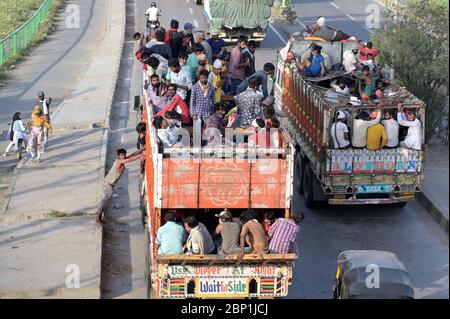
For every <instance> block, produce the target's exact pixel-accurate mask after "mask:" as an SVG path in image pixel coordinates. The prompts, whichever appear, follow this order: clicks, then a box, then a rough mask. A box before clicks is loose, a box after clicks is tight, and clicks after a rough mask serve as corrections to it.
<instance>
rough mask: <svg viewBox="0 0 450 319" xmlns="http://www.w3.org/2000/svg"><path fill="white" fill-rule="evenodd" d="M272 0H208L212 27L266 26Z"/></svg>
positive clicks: (250, 27) (249, 27)
mask: <svg viewBox="0 0 450 319" xmlns="http://www.w3.org/2000/svg"><path fill="white" fill-rule="evenodd" d="M273 2H274V0H209V10H210V13H211V18H212V22H211V24H212V27H213V28H215V29H219V28H221V27H222V25H224V26H227V27H231V28H238V27H242V28H248V29H253V28H257V27H262V28H267V26H268V25H269V18H270V16H271V14H272V11H271V7H272V6H273Z"/></svg>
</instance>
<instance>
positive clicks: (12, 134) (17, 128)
mask: <svg viewBox="0 0 450 319" xmlns="http://www.w3.org/2000/svg"><path fill="white" fill-rule="evenodd" d="M8 139H9V141H10V142H9V144H8V146H7V147H6V150H5V154H3V156H7V155H8V152H9V151H10V149H11V148H12V147H13V146H14V151H15V152H17V151H18V150H19V140H20V139H22V140H23V141H24V143H25V145H27V144H28V139H27V135H26V133H25V127H24V126H23V123H22V114H20V112H17V113H15V114H14V116H13V120H12V123H11V127H10V129H9V132H8Z"/></svg>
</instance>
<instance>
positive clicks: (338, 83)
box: [330, 79, 350, 95]
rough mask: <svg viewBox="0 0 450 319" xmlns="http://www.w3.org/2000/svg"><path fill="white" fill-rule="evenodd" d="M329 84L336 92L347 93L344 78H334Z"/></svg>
mask: <svg viewBox="0 0 450 319" xmlns="http://www.w3.org/2000/svg"><path fill="white" fill-rule="evenodd" d="M330 86H331V87H332V88H333V89H334V90H335V91H336V93H339V94H343V95H349V94H350V88H349V87H348V86H347V84H346V83H345V81H344V79H339V80H334V81H333V82H331V84H330Z"/></svg>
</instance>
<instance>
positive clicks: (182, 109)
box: [156, 84, 191, 125]
mask: <svg viewBox="0 0 450 319" xmlns="http://www.w3.org/2000/svg"><path fill="white" fill-rule="evenodd" d="M166 96H167V99H168V101H167V105H166V106H165V107H163V108H162V110H161V111H159V112H158V113H157V114H156V116H164V114H165V113H166V112H171V111H175V112H177V113H178V114H180V115H181V123H182V124H183V125H189V124H190V122H191V119H190V116H189V107H188V106H187V104H186V103H185V102H184V101H183V99H182V98H181V96H179V95H178V94H177V86H176V84H169V85H168V86H167V94H166Z"/></svg>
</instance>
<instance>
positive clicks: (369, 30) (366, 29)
mask: <svg viewBox="0 0 450 319" xmlns="http://www.w3.org/2000/svg"><path fill="white" fill-rule="evenodd" d="M364 29H366V30H367V31H369V32H370V33H373V31H372V30H370V29H369V28H368V27H364Z"/></svg>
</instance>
